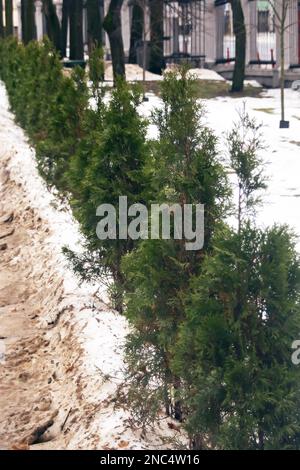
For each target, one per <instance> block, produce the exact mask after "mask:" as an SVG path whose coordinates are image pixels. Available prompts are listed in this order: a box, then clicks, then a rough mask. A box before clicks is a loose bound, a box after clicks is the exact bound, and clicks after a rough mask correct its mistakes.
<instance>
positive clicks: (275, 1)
mask: <svg viewBox="0 0 300 470" xmlns="http://www.w3.org/2000/svg"><path fill="white" fill-rule="evenodd" d="M269 3H270V5H271V8H272V10H273V12H274V15H275V29H276V30H277V31H278V33H279V37H280V105H281V120H280V127H289V122H288V121H286V120H285V102H284V101H285V100H284V98H285V97H284V87H285V32H286V30H288V29H289V28H290V26H291V25H290V24H287V18H288V12H289V8H290V6H291V0H269Z"/></svg>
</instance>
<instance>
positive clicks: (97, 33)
mask: <svg viewBox="0 0 300 470" xmlns="http://www.w3.org/2000/svg"><path fill="white" fill-rule="evenodd" d="M86 9H87V23H88V45H89V52H91V50H92V49H93V48H94V47H95V46H102V18H101V12H100V2H99V0H87V2H86Z"/></svg>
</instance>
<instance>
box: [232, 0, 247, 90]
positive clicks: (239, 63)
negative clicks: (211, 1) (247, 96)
mask: <svg viewBox="0 0 300 470" xmlns="http://www.w3.org/2000/svg"><path fill="white" fill-rule="evenodd" d="M230 4H231V8H232V13H233V31H234V35H235V65H234V72H233V80H232V88H231V91H232V92H237V91H243V89H244V80H245V62H246V27H245V18H244V12H243V7H242V4H241V0H230Z"/></svg>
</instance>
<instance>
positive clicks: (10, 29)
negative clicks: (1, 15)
mask: <svg viewBox="0 0 300 470" xmlns="http://www.w3.org/2000/svg"><path fill="white" fill-rule="evenodd" d="M13 34H14V26H13V2H12V0H5V35H6V36H12V35H13Z"/></svg>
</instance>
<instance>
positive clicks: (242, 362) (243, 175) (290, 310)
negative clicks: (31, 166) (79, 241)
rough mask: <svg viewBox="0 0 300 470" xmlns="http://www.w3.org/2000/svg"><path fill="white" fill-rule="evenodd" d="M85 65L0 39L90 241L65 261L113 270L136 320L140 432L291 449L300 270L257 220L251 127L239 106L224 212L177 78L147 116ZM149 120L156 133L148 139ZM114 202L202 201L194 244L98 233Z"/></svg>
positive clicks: (215, 168)
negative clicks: (105, 208)
mask: <svg viewBox="0 0 300 470" xmlns="http://www.w3.org/2000/svg"><path fill="white" fill-rule="evenodd" d="M89 65H90V67H89V68H90V71H89V81H88V78H87V77H86V76H85V72H84V71H83V70H81V69H75V70H74V71H73V73H72V76H70V77H66V76H65V75H64V73H63V70H62V66H61V63H60V61H59V58H58V56H57V54H56V53H55V51H54V50H53V48H52V46H51V44H50V43H49V42H48V41H47V40H45V41H44V42H43V43H42V44H38V43H36V42H32V43H30V44H29V45H28V46H26V47H24V46H23V45H21V44H19V43H17V41H15V40H13V39H7V40H3V41H1V42H0V77H1V79H2V80H3V81H4V82H5V84H6V88H7V91H8V94H9V98H10V104H11V107H12V110H13V111H14V113H15V116H16V119H17V121H18V122H19V123H20V124H21V125H22V126H23V127H24V129H26V132H27V134H28V136H29V138H30V139H31V141H32V143H33V144H34V147H35V149H36V155H37V160H38V166H39V169H40V171H41V173H42V174H43V176H44V177H45V179H46V181H47V182H48V184H49V185H51V186H55V187H56V188H57V189H58V190H59V192H60V193H61V194H62V195H63V196H64V197H66V198H68V200H69V201H70V204H71V206H72V208H73V211H74V215H75V217H76V218H77V220H78V221H79V223H80V227H81V229H82V232H83V233H84V235H85V244H86V246H85V251H84V253H83V254H81V255H80V256H79V255H77V254H76V253H71V252H69V251H67V250H66V254H67V256H68V257H69V258H70V259H71V260H72V262H73V266H74V268H75V270H76V271H77V272H78V273H79V274H80V275H81V277H82V278H83V279H93V280H96V281H99V280H102V281H104V282H105V281H107V280H108V279H109V278H110V277H112V279H113V280H114V284H113V289H112V290H113V292H112V294H113V298H114V299H115V302H116V306H117V308H118V309H119V310H120V311H121V310H123V311H124V314H125V315H126V316H127V318H128V319H129V321H130V323H131V325H132V330H131V334H130V335H129V337H128V340H127V345H126V354H127V365H128V367H127V379H128V382H127V386H126V388H125V389H123V390H122V393H121V392H120V393H121V398H125V399H126V400H127V401H128V402H129V403H130V404H131V406H132V409H133V414H134V416H135V418H136V420H137V421H138V422H139V423H142V424H143V425H146V424H147V423H151V422H153V421H154V420H155V419H157V416H158V415H159V414H160V413H161V410H162V408H164V409H165V412H166V414H167V415H171V416H173V417H175V418H176V419H177V420H179V421H181V422H182V423H183V426H184V427H185V429H186V430H187V432H188V434H189V436H190V446H191V448H195V449H206V448H212V449H275V448H276V449H287V448H291V449H299V448H300V393H299V392H300V377H299V371H300V369H299V368H297V367H296V366H295V365H294V364H293V363H292V361H291V353H292V350H291V345H292V343H293V341H294V340H295V339H297V335H298V334H299V331H300V330H299V327H300V311H299V282H300V264H299V259H298V256H297V253H296V249H295V238H294V236H293V234H292V233H291V232H290V231H289V230H288V228H287V227H280V226H274V227H271V228H269V229H266V230H262V229H259V228H258V227H256V225H255V217H254V215H253V214H254V209H255V207H256V204H257V202H258V201H257V199H258V198H257V194H259V193H260V191H261V190H262V189H263V188H264V187H265V181H264V177H263V173H262V166H261V161H260V158H259V152H260V150H261V137H260V129H259V127H258V126H257V125H256V124H255V122H253V121H252V120H251V119H250V118H249V116H248V115H247V113H245V112H243V113H242V114H241V116H240V119H239V120H238V123H237V124H236V125H235V126H234V128H233V130H232V132H231V133H230V135H229V136H228V143H227V153H228V156H229V159H228V162H227V165H229V166H230V167H231V169H232V171H234V173H235V176H236V180H237V192H238V198H237V199H238V201H237V203H236V204H234V201H233V198H232V194H231V190H230V185H229V183H228V180H227V175H226V171H225V166H224V162H223V161H222V159H221V158H220V155H219V152H218V142H217V139H216V136H215V135H214V133H213V132H212V131H211V130H210V129H209V128H207V127H206V126H205V125H204V123H203V122H204V119H203V115H204V110H203V107H202V105H201V104H200V103H199V102H198V101H197V86H198V84H197V82H196V81H195V80H194V79H193V78H191V77H190V76H189V75H188V74H187V71H186V69H184V68H183V69H182V70H181V71H179V72H172V73H168V74H166V77H165V79H164V80H163V82H162V85H161V100H162V104H161V106H159V107H158V108H157V109H156V110H154V112H153V113H152V116H151V118H150V119H149V120H146V119H145V118H143V117H141V115H140V113H139V109H140V104H141V102H142V94H141V92H140V90H139V89H138V88H137V87H135V86H130V85H128V84H126V83H124V82H123V81H120V82H118V83H117V85H116V87H115V88H114V89H113V90H110V91H107V90H106V89H105V87H104V86H103V83H101V77H102V76H103V63H102V61H101V53H100V51H98V50H95V51H94V53H93V55H92V57H91V59H90V64H89ZM149 124H152V125H155V126H156V128H157V130H158V137H157V139H155V140H151V139H147V130H148V128H149ZM222 157H223V156H222ZM119 196H127V197H128V204H129V205H130V204H133V203H139V202H141V203H145V204H147V205H149V204H150V203H152V202H155V203H168V204H180V205H181V206H182V205H183V204H185V203H189V204H196V203H199V202H201V203H203V204H205V244H204V248H203V249H202V250H201V251H194V252H192V251H186V250H185V247H184V244H185V241H184V240H175V239H171V240H162V239H161V240H143V241H137V240H135V241H134V240H115V241H111V240H104V241H101V240H99V239H98V238H97V236H96V225H97V222H98V220H97V217H96V208H97V207H98V206H99V205H100V204H102V203H108V204H113V205H114V206H115V207H117V206H118V198H119ZM230 214H231V216H234V217H235V219H236V223H235V224H233V225H234V226H235V227H236V228H233V227H232V225H229V224H228V223H227V222H226V220H227V219H228V216H229V215H230ZM122 394H123V396H122Z"/></svg>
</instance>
